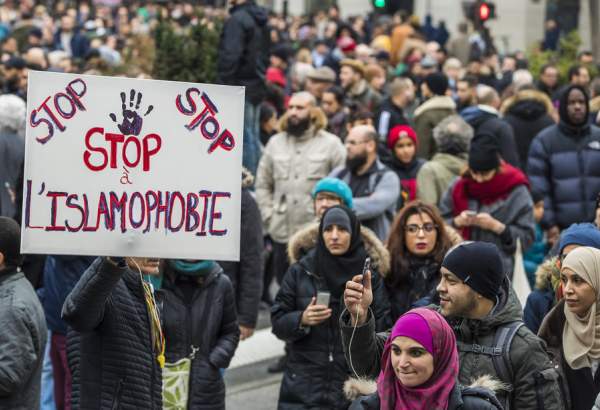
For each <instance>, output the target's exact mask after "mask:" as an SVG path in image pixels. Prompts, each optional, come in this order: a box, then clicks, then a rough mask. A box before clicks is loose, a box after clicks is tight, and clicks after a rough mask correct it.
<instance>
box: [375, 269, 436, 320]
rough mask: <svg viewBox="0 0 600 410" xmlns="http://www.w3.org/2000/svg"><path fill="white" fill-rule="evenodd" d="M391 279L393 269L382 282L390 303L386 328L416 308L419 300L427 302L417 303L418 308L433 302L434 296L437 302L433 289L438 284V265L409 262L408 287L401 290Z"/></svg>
mask: <svg viewBox="0 0 600 410" xmlns="http://www.w3.org/2000/svg"><path fill="white" fill-rule="evenodd" d="M392 277H394V268H392V273H391V275H390V277H388V278H386V280H385V281H384V283H385V287H384V290H385V292H386V294H387V296H388V299H389V301H390V315H389V317H388V320H387V322H386V325H387V327H388V328H391V327H392V326H394V323H396V321H397V320H398V318H399V317H400V316H402V315H403V314H404V313H406V312H407V311H408V310H410V309H412V308H414V307H416V305H415V303H417V302H418V301H419V300H421V299H426V300H427V302H426V303H418V305H419V306H422V305H423V304H424V305H428V304H430V303H431V302H433V301H434V300H433V299H430V297H431V296H432V295H435V298H436V301H437V293H436V292H435V288H436V287H437V285H438V284H439V282H440V264H438V263H435V262H433V261H420V260H416V259H415V260H414V261H411V266H410V272H409V273H408V277H409V279H408V283H409V285H408V286H406V287H403V288H401V289H399V288H397V287H395V286H394V284H393V283H392V281H391V280H390V279H391V278H392Z"/></svg>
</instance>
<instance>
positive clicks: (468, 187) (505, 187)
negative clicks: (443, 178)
mask: <svg viewBox="0 0 600 410" xmlns="http://www.w3.org/2000/svg"><path fill="white" fill-rule="evenodd" d="M519 185H526V186H527V187H529V181H528V180H527V177H526V176H525V174H524V173H523V172H522V171H521V170H520V169H518V168H515V167H513V166H512V165H510V164H508V163H506V162H502V164H501V166H500V171H499V172H497V173H496V175H494V177H493V178H492V179H490V180H489V181H486V182H481V183H480V182H477V181H475V180H474V179H473V178H471V177H470V176H463V177H461V178H460V179H459V180H458V182H457V183H456V184H455V185H454V189H453V190H452V201H453V202H454V209H453V214H454V216H458V215H460V214H461V212H462V211H465V210H467V209H469V199H474V200H476V201H477V202H479V203H480V204H482V205H489V204H493V203H494V202H496V201H498V200H502V199H506V198H507V197H508V195H510V193H511V192H512V191H513V189H515V188H516V187H518V186H519ZM462 236H463V238H465V239H466V240H469V239H470V238H471V229H470V228H469V227H465V228H462Z"/></svg>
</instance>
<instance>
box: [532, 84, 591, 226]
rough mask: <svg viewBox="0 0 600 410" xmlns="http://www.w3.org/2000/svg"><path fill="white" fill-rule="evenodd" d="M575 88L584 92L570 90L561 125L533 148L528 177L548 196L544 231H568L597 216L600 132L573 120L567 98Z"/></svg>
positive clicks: (562, 108)
mask: <svg viewBox="0 0 600 410" xmlns="http://www.w3.org/2000/svg"><path fill="white" fill-rule="evenodd" d="M572 88H579V89H580V90H583V89H582V88H581V87H577V86H571V87H569V88H568V89H567V91H566V92H565V93H564V94H563V95H562V97H561V101H560V107H559V115H560V122H559V124H557V125H553V126H550V127H548V128H545V129H544V130H542V131H541V132H540V133H539V134H538V135H537V136H536V137H535V138H534V139H533V141H532V143H531V147H530V148H529V158H528V161H527V174H528V176H529V180H530V182H531V186H534V187H536V189H537V190H539V191H540V192H541V193H543V194H544V218H543V219H542V227H543V228H549V227H551V226H555V225H557V226H558V227H559V228H561V229H565V228H567V227H568V226H570V225H571V224H573V223H580V222H591V221H593V220H594V217H595V212H596V196H597V195H598V192H600V129H599V128H598V127H596V126H594V125H590V124H589V123H588V122H587V121H585V122H584V123H582V124H579V125H577V124H573V123H572V122H571V121H570V119H569V116H568V113H567V99H568V95H569V94H570V90H571V89H572ZM585 106H586V108H587V107H588V101H587V95H586V101H585ZM587 117H588V113H587V112H586V113H585V118H586V119H587Z"/></svg>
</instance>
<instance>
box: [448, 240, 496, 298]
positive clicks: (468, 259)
mask: <svg viewBox="0 0 600 410" xmlns="http://www.w3.org/2000/svg"><path fill="white" fill-rule="evenodd" d="M442 266H443V267H444V268H446V269H448V270H449V271H450V272H452V273H453V274H454V275H456V276H458V277H459V278H460V279H461V280H462V281H463V282H464V283H465V285H467V286H469V287H470V288H471V289H473V290H474V291H475V292H477V293H479V294H480V295H481V296H483V297H485V298H486V299H489V300H492V301H495V300H496V299H497V296H498V294H499V293H500V287H501V286H502V281H503V280H504V278H505V277H506V274H505V272H504V265H503V263H502V257H501V256H500V251H499V250H498V248H497V247H496V245H494V244H492V243H488V242H463V243H461V244H459V245H456V246H455V247H454V248H452V249H450V250H449V251H448V253H447V254H446V256H445V257H444V260H443V261H442Z"/></svg>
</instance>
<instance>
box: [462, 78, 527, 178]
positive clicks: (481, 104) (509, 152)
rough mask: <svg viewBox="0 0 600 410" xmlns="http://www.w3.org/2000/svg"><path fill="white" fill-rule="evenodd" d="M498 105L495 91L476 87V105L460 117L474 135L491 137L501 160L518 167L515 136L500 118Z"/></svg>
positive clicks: (466, 109) (508, 125)
mask: <svg viewBox="0 0 600 410" xmlns="http://www.w3.org/2000/svg"><path fill="white" fill-rule="evenodd" d="M500 104H501V100H500V96H499V95H498V92H497V91H496V90H494V89H493V88H492V87H489V86H487V85H478V86H477V105H476V106H472V107H467V108H465V109H464V110H462V111H461V112H460V116H461V117H463V119H464V120H465V121H466V122H467V123H469V125H470V126H471V127H473V130H474V131H475V135H478V134H489V135H493V136H494V137H495V139H496V142H497V144H498V151H499V152H500V156H501V157H502V159H503V160H504V161H506V162H508V163H509V164H511V165H513V166H515V167H519V166H520V161H519V154H518V150H517V143H516V141H515V134H514V131H513V129H512V127H511V126H510V124H509V123H508V122H506V121H505V120H504V119H503V118H501V117H500V111H499V109H500Z"/></svg>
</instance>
